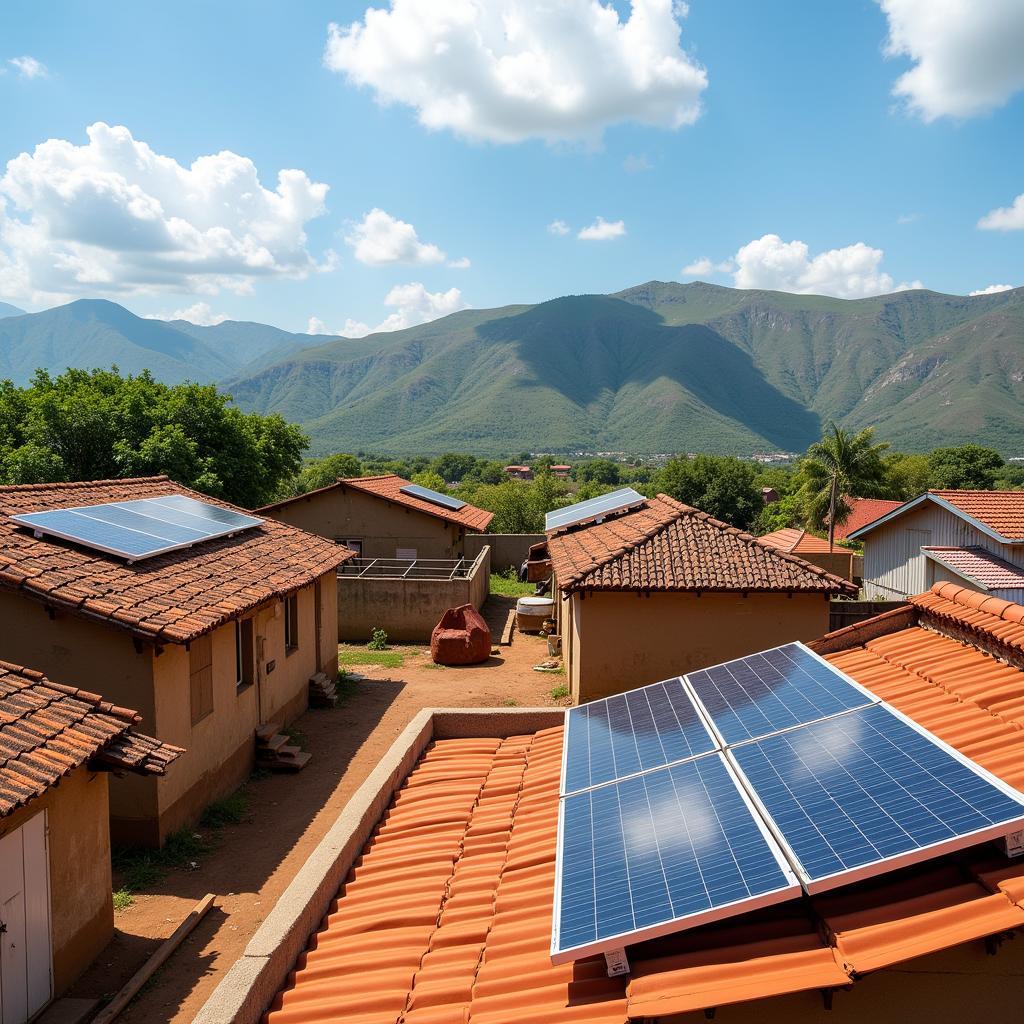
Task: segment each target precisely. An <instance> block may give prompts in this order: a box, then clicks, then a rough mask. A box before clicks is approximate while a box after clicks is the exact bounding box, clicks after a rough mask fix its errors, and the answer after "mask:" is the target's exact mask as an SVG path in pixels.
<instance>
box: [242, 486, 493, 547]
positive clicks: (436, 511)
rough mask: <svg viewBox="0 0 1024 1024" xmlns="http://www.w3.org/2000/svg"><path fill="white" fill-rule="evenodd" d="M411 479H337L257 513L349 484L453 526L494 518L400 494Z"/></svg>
mask: <svg viewBox="0 0 1024 1024" xmlns="http://www.w3.org/2000/svg"><path fill="white" fill-rule="evenodd" d="M411 483H412V481H411V480H405V479H403V478H402V477H400V476H396V475H395V474H394V473H386V474H384V475H383V476H355V477H346V478H344V479H342V480H337V481H335V482H334V483H333V484H328V485H327V486H326V487H320V488H318V489H317V490H315V491H308V492H307V493H306V494H298V495H296V496H295V497H294V498H285V500H284V501H278V502H275V503H274V504H273V505H264V506H263V508H260V509H257V510H256V511H257V512H265V513H267V514H268V515H272V514H273V513H274V512H275V511H276V510H277V509H279V508H284V507H286V506H288V505H293V504H294V503H295V502H297V501H302V500H303V499H305V498H309V497H310V495H315V494H325V493H327V492H328V491H334V490H339V489H340V490H344V489H345V488H346V487H351V488H352V489H353V490H355V491H362V492H363V493H364V494H372V495H374V496H375V497H378V498H384V499H385V500H387V501H392V502H394V503H395V504H396V505H403V506H405V508H411V509H415V510H416V511H417V512H425V513H426V514H427V515H428V516H434V517H435V518H437V519H443V520H444V521H445V522H447V523H454V524H455V525H456V526H463V527H465V528H466V529H467V530H474V531H476V532H478V533H483V532H484V530H486V529H487V527H488V525H489V524H490V521H491V520H492V519H493V518H494V513H493V512H488V511H487V510H486V509H482V508H477V507H476V506H475V505H469V504H467V505H463V506H462V508H460V509H459V510H458V511H455V510H454V509H450V508H442V506H440V505H435V504H433V503H432V502H429V501H424V500H423V499H422V498H414V497H413V496H412V495H411V494H403V493H402V488H403V487H408V486H409V485H410V484H411Z"/></svg>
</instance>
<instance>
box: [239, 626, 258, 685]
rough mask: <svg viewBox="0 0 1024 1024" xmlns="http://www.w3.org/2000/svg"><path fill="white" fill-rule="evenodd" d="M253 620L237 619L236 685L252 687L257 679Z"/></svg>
mask: <svg viewBox="0 0 1024 1024" xmlns="http://www.w3.org/2000/svg"><path fill="white" fill-rule="evenodd" d="M253 640H254V637H253V620H252V619H235V685H236V686H237V688H238V689H239V690H244V689H245V688H246V687H247V686H251V685H252V683H253V681H254V678H255V657H254V651H253V647H254V643H253Z"/></svg>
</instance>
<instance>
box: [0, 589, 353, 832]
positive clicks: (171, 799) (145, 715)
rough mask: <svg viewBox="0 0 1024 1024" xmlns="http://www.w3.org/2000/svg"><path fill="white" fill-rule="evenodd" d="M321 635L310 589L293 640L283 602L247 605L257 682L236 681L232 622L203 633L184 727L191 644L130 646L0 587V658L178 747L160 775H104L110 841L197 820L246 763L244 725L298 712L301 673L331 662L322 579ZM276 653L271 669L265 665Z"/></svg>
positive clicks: (332, 600) (328, 592)
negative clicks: (201, 692)
mask: <svg viewBox="0 0 1024 1024" xmlns="http://www.w3.org/2000/svg"><path fill="white" fill-rule="evenodd" d="M320 592H321V601H322V610H321V622H322V625H321V636H320V642H319V645H318V644H317V638H316V617H315V605H314V586H313V585H310V586H308V587H305V588H303V589H302V590H300V591H299V592H298V598H299V637H300V639H299V646H298V649H297V650H296V651H294V652H291V653H286V652H285V648H284V608H283V602H282V601H279V600H278V601H272V602H268V603H267V604H265V605H263V606H262V607H260V608H259V609H257V610H256V611H255V612H254V613H252V614H253V617H254V620H255V622H256V627H255V630H254V632H255V637H256V640H255V644H256V659H255V667H256V682H255V683H254V685H251V686H248V687H246V688H244V689H243V690H241V691H237V690H236V686H235V625H234V622H233V621H232V622H229V623H227V624H226V625H224V626H221V627H220V628H219V629H217V630H215V631H214V633H213V634H212V643H213V677H214V678H213V712H212V713H211V714H209V715H207V716H206V717H205V718H203V719H202V720H200V721H199V722H197V723H196V724H195V726H193V725H192V719H191V703H190V687H189V652H188V648H187V647H186V646H185V645H180V644H167V645H166V646H164V647H162V648H160V649H159V653H157V652H156V650H155V649H154V647H153V645H152V644H148V643H147V644H142V645H140V648H139V649H136V646H135V643H134V641H133V639H132V637H131V636H130V635H129V634H128V633H126V632H124V631H123V630H120V629H115V628H112V627H110V626H107V625H104V624H103V623H100V622H93V621H90V620H89V619H85V618H82V617H81V616H78V615H74V614H71V613H67V612H55V613H54V616H53V618H51V617H50V615H49V614H48V613H47V611H46V609H45V608H44V607H43V605H42V604H40V603H38V602H36V601H33V600H30V599H28V598H25V597H22V596H20V595H18V594H14V593H10V592H0V623H2V624H3V625H2V630H3V632H2V639H0V657H3V658H4V659H5V660H7V661H12V662H16V663H17V664H20V665H24V666H26V667H28V668H32V669H36V670H38V671H40V672H43V673H45V674H46V675H47V676H49V677H50V678H51V679H53V680H54V681H55V682H59V683H66V684H67V685H69V686H77V687H81V688H82V689H85V690H90V691H92V692H94V693H98V694H101V695H102V696H103V697H104V698H105V699H106V700H109V701H111V702H112V703H114V704H118V705H120V706H122V707H128V708H133V709H135V710H137V711H138V712H139V713H140V714H141V715H142V721H141V723H140V724H139V726H138V729H139V731H140V732H145V733H149V734H150V735H153V736H156V737H157V738H158V739H160V740H163V741H165V742H167V743H173V744H175V745H176V746H181V747H184V748H185V753H184V754H183V755H182V756H181V757H179V758H178V760H177V761H175V763H174V764H173V765H172V766H171V768H170V769H169V771H168V773H167V775H166V776H163V777H160V778H156V777H153V776H147V777H143V776H139V775H132V774H128V775H125V776H124V777H122V778H113V779H112V780H111V784H110V828H111V833H112V836H113V839H114V842H115V843H117V844H133V845H136V844H137V845H144V846H156V845H160V844H162V843H163V841H164V840H165V839H166V838H167V836H168V835H169V834H170V833H171V832H174V831H175V830H176V829H178V828H181V827H182V826H184V825H188V824H191V823H193V822H194V821H196V820H197V818H198V817H199V815H200V814H201V813H202V810H203V808H204V807H205V806H206V805H207V804H208V803H209V802H210V801H211V800H214V799H216V798H218V797H220V796H223V795H224V794H226V793H229V792H231V790H232V789H234V788H235V787H237V786H238V785H239V784H240V783H241V782H242V781H244V780H245V778H246V777H247V776H248V775H249V773H250V772H251V771H252V765H253V759H254V756H255V754H254V751H255V740H254V738H253V731H254V730H255V729H256V727H257V726H258V725H261V724H263V723H264V722H271V721H273V722H276V723H278V724H279V725H284V724H287V723H288V722H291V721H292V720H293V719H295V718H297V717H298V716H299V715H300V714H302V712H303V711H304V710H305V709H306V706H307V699H308V687H309V678H310V676H312V675H314V674H315V672H316V671H317V669H318V667H319V666H323V667H324V668H325V670H326V671H328V672H329V673H330V672H335V671H336V670H337V669H336V665H337V637H336V635H335V623H336V622H337V620H338V613H337V582H336V579H335V574H334V573H333V572H332V573H328V574H327V575H325V576H324V577H323V579H322V581H321V586H320ZM271 662H273V663H274V668H273V671H271V672H268V671H267V669H268V667H269V664H270V663H271Z"/></svg>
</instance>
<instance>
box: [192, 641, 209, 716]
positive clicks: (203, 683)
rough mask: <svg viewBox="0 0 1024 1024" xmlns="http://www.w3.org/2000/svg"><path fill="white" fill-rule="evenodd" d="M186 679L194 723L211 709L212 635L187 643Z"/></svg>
mask: <svg viewBox="0 0 1024 1024" xmlns="http://www.w3.org/2000/svg"><path fill="white" fill-rule="evenodd" d="M188 681H189V701H190V703H191V710H192V724H193V725H196V724H197V723H198V722H201V721H202V720H203V719H204V718H205V717H206V716H207V715H208V714H210V713H211V712H212V711H213V637H212V636H211V635H210V634H209V633H207V634H206V635H205V636H201V637H199V638H198V639H196V640H193V641H192V643H191V644H190V645H189V649H188Z"/></svg>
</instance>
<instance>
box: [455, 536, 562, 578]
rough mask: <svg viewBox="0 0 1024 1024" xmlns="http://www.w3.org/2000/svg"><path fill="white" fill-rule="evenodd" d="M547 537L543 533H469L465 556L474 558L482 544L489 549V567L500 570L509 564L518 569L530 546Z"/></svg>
mask: <svg viewBox="0 0 1024 1024" xmlns="http://www.w3.org/2000/svg"><path fill="white" fill-rule="evenodd" d="M546 539H547V538H546V537H545V535H544V534H543V533H469V534H467V535H466V557H467V558H476V556H477V555H478V554H480V552H481V551H482V550H483V547H484V545H485V544H486V545H489V546H490V549H491V569H492V570H494V571H495V572H500V571H501V570H503V569H507V568H508V567H509V566H510V565H511V566H514V567H515V569H516V570H517V571H518V570H519V566H521V565H522V564H523V562H524V561H525V560H526V556H527V555H528V554H529V553H530V546H531V545H533V544H539V543H540V542H541V541H542V540H546Z"/></svg>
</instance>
